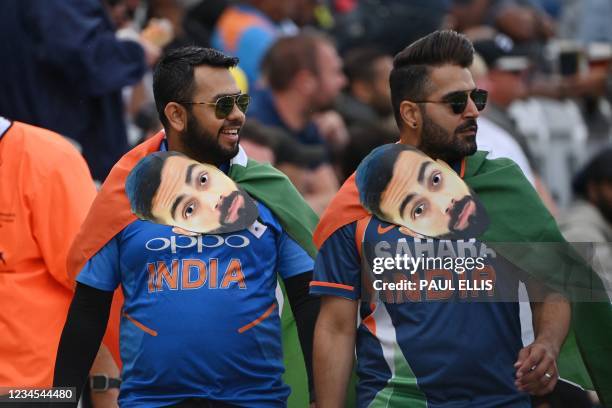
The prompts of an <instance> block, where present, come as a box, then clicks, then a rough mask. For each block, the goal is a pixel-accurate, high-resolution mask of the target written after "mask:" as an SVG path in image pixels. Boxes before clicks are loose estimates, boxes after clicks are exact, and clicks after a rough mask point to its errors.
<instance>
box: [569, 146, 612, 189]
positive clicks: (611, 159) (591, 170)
mask: <svg viewBox="0 0 612 408" xmlns="http://www.w3.org/2000/svg"><path fill="white" fill-rule="evenodd" d="M610 163H612V147H608V148H606V149H604V151H602V152H600V153H598V154H597V155H595V157H593V158H592V159H591V160H590V161H589V162H588V163H587V164H586V165H585V166H584V167H583V168H582V170H580V171H579V172H578V174H576V176H575V177H574V179H573V181H572V189H573V190H574V193H575V194H577V195H580V196H582V197H584V198H587V188H588V185H589V184H590V183H601V182H604V181H611V180H612V165H611V164H610Z"/></svg>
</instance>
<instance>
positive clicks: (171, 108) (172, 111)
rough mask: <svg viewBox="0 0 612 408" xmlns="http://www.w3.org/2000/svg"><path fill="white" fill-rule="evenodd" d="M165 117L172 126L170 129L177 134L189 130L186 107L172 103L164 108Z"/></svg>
mask: <svg viewBox="0 0 612 408" xmlns="http://www.w3.org/2000/svg"><path fill="white" fill-rule="evenodd" d="M164 115H166V119H167V120H168V123H169V124H170V127H171V128H172V129H174V130H175V131H176V132H183V131H184V130H185V129H187V110H186V109H185V107H184V106H182V105H180V104H178V103H176V102H170V103H168V104H167V105H166V107H165V108H164Z"/></svg>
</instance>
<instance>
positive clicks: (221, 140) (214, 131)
mask: <svg viewBox="0 0 612 408" xmlns="http://www.w3.org/2000/svg"><path fill="white" fill-rule="evenodd" d="M228 95H229V96H236V95H240V89H239V88H238V86H237V85H236V83H235V81H234V78H233V77H232V75H231V74H230V71H229V70H228V69H226V68H217V67H211V66H207V65H202V66H199V67H196V68H195V69H194V92H193V95H192V97H191V101H190V102H207V103H215V102H217V101H218V100H219V98H221V97H223V96H228ZM184 106H185V108H186V110H187V123H186V126H185V129H184V130H183V132H181V134H180V135H179V137H180V140H181V143H182V144H183V150H184V153H186V154H187V155H188V156H190V157H193V158H194V159H197V160H198V161H200V162H206V163H214V164H220V163H224V162H226V161H228V160H230V159H231V158H233V157H234V156H235V155H236V154H237V153H238V142H239V140H240V137H239V133H240V129H241V128H242V125H243V124H244V121H245V114H244V112H242V111H241V110H240V109H239V108H238V106H237V105H235V104H234V107H233V109H232V110H231V112H230V113H229V115H227V117H225V118H219V117H218V116H217V115H216V113H215V111H216V108H215V106H213V105H202V104H185V105H184Z"/></svg>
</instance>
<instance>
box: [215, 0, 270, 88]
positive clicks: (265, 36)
mask: <svg viewBox="0 0 612 408" xmlns="http://www.w3.org/2000/svg"><path fill="white" fill-rule="evenodd" d="M232 7H233V8H235V9H238V10H240V11H241V12H242V13H243V14H244V15H251V16H256V17H258V18H259V21H260V22H261V24H259V25H251V26H242V27H240V30H239V31H240V34H239V36H238V41H237V44H236V46H235V48H231V47H230V44H226V43H225V42H224V41H223V36H222V35H221V32H220V29H219V26H217V27H215V30H214V31H213V34H212V37H211V44H212V46H213V48H217V49H218V50H221V51H223V52H225V53H227V54H230V55H233V56H235V57H238V58H239V59H240V63H239V64H238V66H239V67H240V68H241V69H242V70H243V71H244V73H245V74H246V76H247V79H248V81H249V86H250V87H254V86H255V83H256V82H257V80H258V79H259V76H260V71H261V70H260V65H261V60H262V59H263V57H264V55H265V54H266V51H268V48H270V47H271V46H272V44H274V42H275V41H276V39H277V37H278V35H279V31H278V29H277V27H276V26H275V24H274V22H273V21H272V20H270V18H268V16H266V15H265V14H264V13H262V12H261V11H259V10H257V9H256V8H255V7H251V6H248V5H235V6H232ZM240 23H241V22H236V24H240Z"/></svg>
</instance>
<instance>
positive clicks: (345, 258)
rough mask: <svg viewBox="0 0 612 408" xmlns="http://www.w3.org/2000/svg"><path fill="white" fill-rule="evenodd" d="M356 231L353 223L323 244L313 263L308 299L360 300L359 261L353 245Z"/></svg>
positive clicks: (335, 233)
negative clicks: (317, 297) (322, 297)
mask: <svg viewBox="0 0 612 408" xmlns="http://www.w3.org/2000/svg"><path fill="white" fill-rule="evenodd" d="M355 230H356V224H355V223H353V224H349V225H346V226H344V227H342V228H340V229H339V230H337V231H336V232H334V233H333V234H332V235H331V236H330V237H329V238H327V240H326V241H325V242H324V243H323V245H322V246H321V249H320V250H319V254H318V255H317V259H316V261H315V267H314V276H313V280H312V282H311V283H310V294H311V295H331V296H339V297H344V298H347V299H351V300H357V299H359V297H360V292H361V261H360V257H359V253H358V252H357V247H356V245H355Z"/></svg>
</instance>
